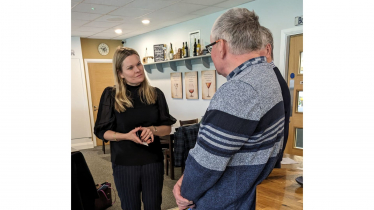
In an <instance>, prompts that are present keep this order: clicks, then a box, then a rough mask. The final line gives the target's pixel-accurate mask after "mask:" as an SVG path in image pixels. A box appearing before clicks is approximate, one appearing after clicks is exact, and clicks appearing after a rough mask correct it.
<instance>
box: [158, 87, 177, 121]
mask: <svg viewBox="0 0 374 210" xmlns="http://www.w3.org/2000/svg"><path fill="white" fill-rule="evenodd" d="M156 91H157V104H158V109H159V111H160V113H159V114H160V121H159V125H172V124H174V123H175V122H177V120H176V119H175V118H174V117H173V116H171V115H170V114H169V108H168V104H167V103H166V99H165V95H164V93H163V92H162V91H161V90H160V89H158V88H156Z"/></svg>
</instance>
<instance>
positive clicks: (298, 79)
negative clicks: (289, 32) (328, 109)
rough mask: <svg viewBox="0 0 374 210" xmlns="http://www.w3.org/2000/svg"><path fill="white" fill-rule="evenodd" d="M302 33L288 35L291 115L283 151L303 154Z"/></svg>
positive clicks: (288, 81)
mask: <svg viewBox="0 0 374 210" xmlns="http://www.w3.org/2000/svg"><path fill="white" fill-rule="evenodd" d="M302 58H303V35H302V34H299V35H295V36H291V37H290V48H289V60H288V73H287V77H288V80H287V83H288V87H289V88H290V93H291V117H290V127H289V134H288V141H287V145H286V149H285V153H288V154H292V155H300V156H303V105H304V98H303V73H304V72H303V65H302V64H303V62H302Z"/></svg>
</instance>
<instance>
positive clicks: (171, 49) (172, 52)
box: [169, 43, 174, 60]
mask: <svg viewBox="0 0 374 210" xmlns="http://www.w3.org/2000/svg"><path fill="white" fill-rule="evenodd" d="M173 58H174V51H173V45H172V44H171V43H170V53H169V59H170V60H173Z"/></svg>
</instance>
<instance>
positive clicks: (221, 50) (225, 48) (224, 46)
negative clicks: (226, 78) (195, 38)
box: [217, 40, 229, 59]
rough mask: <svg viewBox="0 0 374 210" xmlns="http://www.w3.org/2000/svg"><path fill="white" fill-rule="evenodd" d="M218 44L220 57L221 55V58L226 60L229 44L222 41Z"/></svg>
mask: <svg viewBox="0 0 374 210" xmlns="http://www.w3.org/2000/svg"><path fill="white" fill-rule="evenodd" d="M217 44H218V46H217V47H218V50H219V55H220V58H221V59H224V58H225V57H226V54H227V53H228V50H229V48H228V46H227V42H226V41H224V40H222V41H220V42H218V43H217Z"/></svg>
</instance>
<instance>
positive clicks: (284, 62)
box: [279, 26, 303, 81]
mask: <svg viewBox="0 0 374 210" xmlns="http://www.w3.org/2000/svg"><path fill="white" fill-rule="evenodd" d="M302 33H303V26H297V27H294V28H290V29H284V30H282V31H281V40H280V44H281V45H280V56H279V71H280V73H281V74H282V76H283V78H284V79H285V80H286V81H288V78H287V75H286V70H287V72H288V48H289V44H290V43H289V39H288V38H289V37H290V36H292V35H296V34H302Z"/></svg>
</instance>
